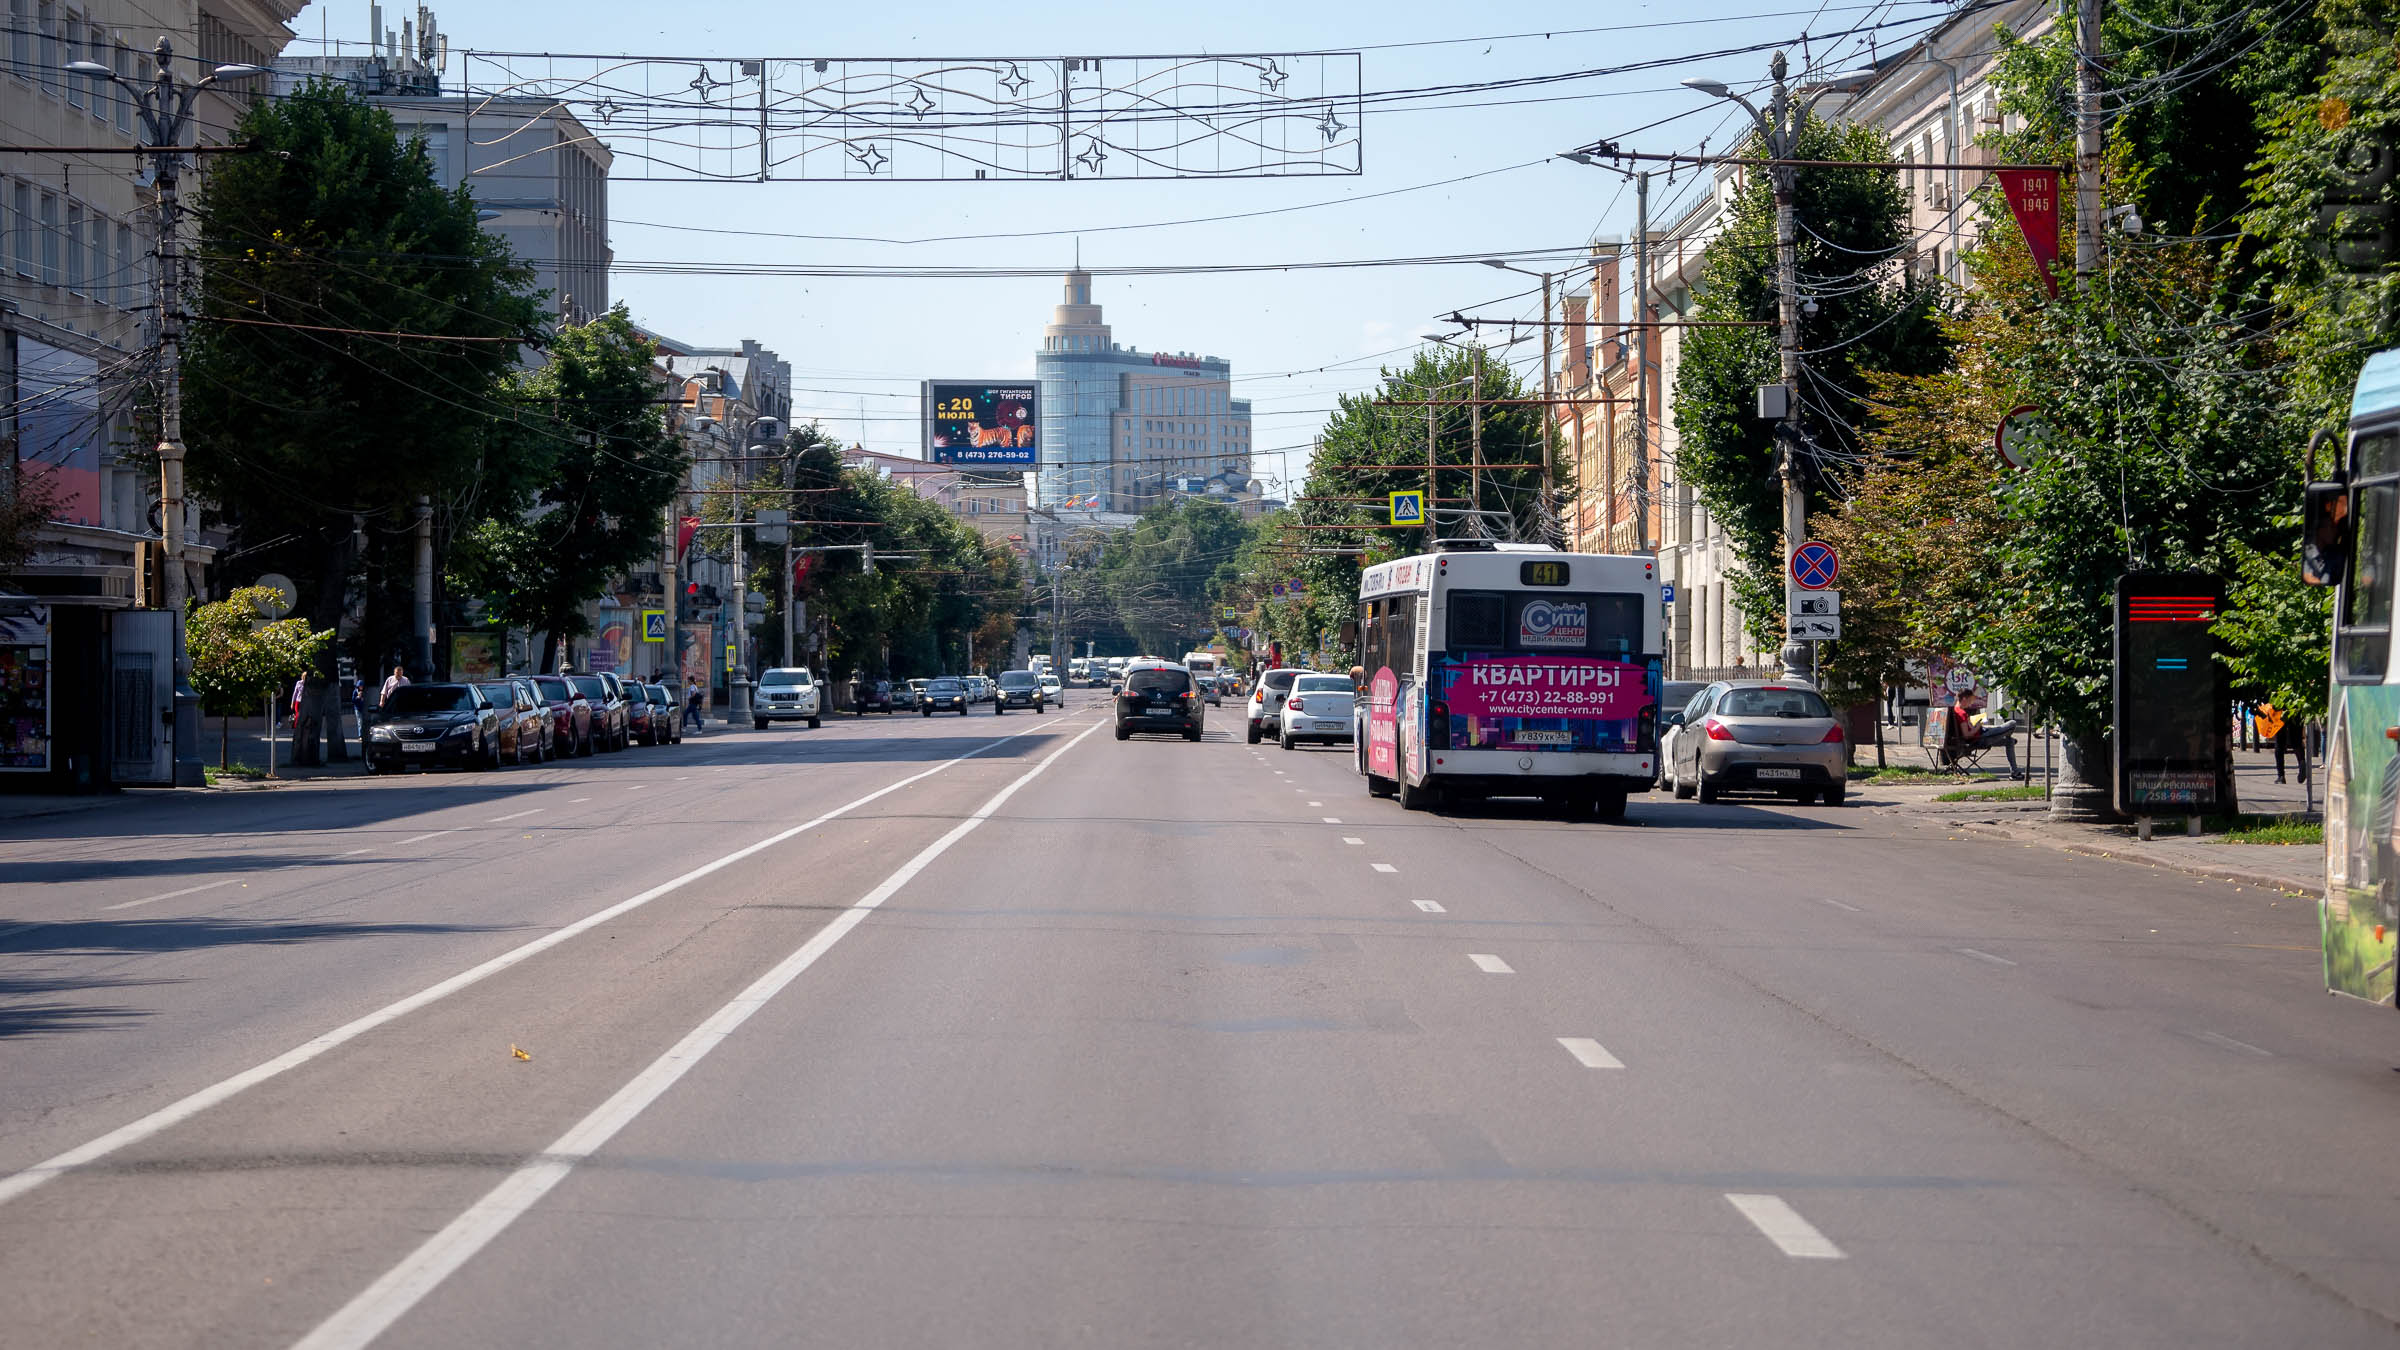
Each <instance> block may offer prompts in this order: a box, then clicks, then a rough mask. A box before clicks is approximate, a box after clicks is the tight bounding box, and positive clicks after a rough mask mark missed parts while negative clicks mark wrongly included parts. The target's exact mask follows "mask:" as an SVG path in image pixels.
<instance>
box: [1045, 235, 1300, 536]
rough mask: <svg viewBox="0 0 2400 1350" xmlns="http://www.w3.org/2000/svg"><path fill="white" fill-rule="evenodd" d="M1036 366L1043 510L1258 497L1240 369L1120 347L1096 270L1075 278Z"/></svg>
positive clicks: (1070, 277) (1132, 508)
mask: <svg viewBox="0 0 2400 1350" xmlns="http://www.w3.org/2000/svg"><path fill="white" fill-rule="evenodd" d="M1033 369H1034V374H1035V376H1036V377H1037V379H1038V380H1039V381H1040V383H1041V390H1042V408H1041V427H1042V447H1043V448H1042V462H1041V468H1040V470H1039V474H1040V478H1039V482H1038V496H1039V500H1040V504H1041V505H1042V506H1043V507H1045V508H1049V509H1053V510H1069V511H1077V510H1080V511H1114V512H1125V513H1134V512H1139V511H1141V510H1143V509H1145V508H1146V507H1148V506H1150V505H1151V504H1153V503H1155V502H1157V501H1160V500H1163V499H1165V498H1167V497H1169V496H1173V495H1177V494H1184V495H1195V496H1208V497H1217V498H1222V499H1228V500H1232V499H1241V498H1251V497H1255V496H1256V492H1255V489H1254V488H1253V487H1252V485H1251V478H1250V453H1251V445H1250V403H1249V401H1248V400H1247V399H1237V398H1235V397H1233V366H1232V364H1231V363H1230V362H1228V361H1226V360H1224V359H1223V358H1221V357H1215V356H1194V355H1192V354H1190V353H1189V352H1185V353H1181V354H1169V353H1165V352H1145V351H1141V350H1139V349H1137V348H1132V347H1124V346H1119V345H1118V344H1117V343H1116V342H1115V341H1113V340H1112V338H1111V334H1110V330H1109V326H1108V324H1107V323H1106V322H1105V321H1104V320H1103V319H1102V318H1101V316H1100V306H1098V305H1096V304H1093V303H1092V275H1091V273H1089V272H1086V271H1083V270H1081V269H1080V268H1078V269H1077V270H1075V271H1072V272H1069V273H1067V285H1066V297H1065V300H1064V302H1063V303H1061V304H1060V305H1059V306H1058V307H1057V308H1056V309H1054V310H1052V311H1051V315H1050V324H1049V326H1048V327H1046V328H1044V329H1043V330H1042V349H1041V350H1040V351H1039V352H1037V353H1035V354H1034V358H1033Z"/></svg>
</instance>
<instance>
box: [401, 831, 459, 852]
mask: <svg viewBox="0 0 2400 1350" xmlns="http://www.w3.org/2000/svg"><path fill="white" fill-rule="evenodd" d="M456 833H458V831H456V830H435V831H433V832H432V833H431V834H420V835H417V836H415V837H414V838H409V839H403V840H401V841H400V843H402V844H422V843H424V842H425V841H426V840H428V839H439V838H441V837H442V836H443V835H445V834H456ZM393 847H395V848H397V847H399V845H398V844H395V845H393Z"/></svg>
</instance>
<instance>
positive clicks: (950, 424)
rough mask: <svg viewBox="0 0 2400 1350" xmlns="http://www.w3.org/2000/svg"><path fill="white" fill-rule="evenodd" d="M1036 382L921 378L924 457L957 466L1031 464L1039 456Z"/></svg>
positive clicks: (984, 466)
mask: <svg viewBox="0 0 2400 1350" xmlns="http://www.w3.org/2000/svg"><path fill="white" fill-rule="evenodd" d="M1040 403H1041V394H1040V390H1039V386H1037V385H1034V384H1032V383H1030V382H1028V383H1022V384H1000V383H995V382H989V381H981V380H927V381H926V382H925V457H926V458H927V459H930V460H932V461H934V462H935V463H937V464H955V465H958V466H960V467H962V468H991V469H1030V468H1032V467H1033V466H1034V464H1035V463H1036V462H1037V461H1038V460H1039V458H1040V447H1039V446H1038V445H1037V444H1036V437H1037V432H1036V430H1035V429H1036V427H1037V425H1038V424H1039V422H1040V413H1039V405H1040Z"/></svg>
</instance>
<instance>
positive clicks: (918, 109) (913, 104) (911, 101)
mask: <svg viewBox="0 0 2400 1350" xmlns="http://www.w3.org/2000/svg"><path fill="white" fill-rule="evenodd" d="M900 106H901V107H903V108H906V109H908V110H909V111H910V112H912V113H915V114H916V115H917V120H918V121H920V122H922V121H924V120H925V115H926V114H927V113H930V112H932V111H933V109H934V102H933V100H932V99H929V98H927V97H925V86H924V85H921V84H920V85H916V86H914V87H913V88H911V89H910V90H909V91H908V101H907V102H905V103H902V104H901V105H900Z"/></svg>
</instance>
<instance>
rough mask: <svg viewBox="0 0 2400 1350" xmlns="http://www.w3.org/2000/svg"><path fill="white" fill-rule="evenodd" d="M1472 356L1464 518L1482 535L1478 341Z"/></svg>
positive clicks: (1480, 351) (1480, 346) (1480, 356)
mask: <svg viewBox="0 0 2400 1350" xmlns="http://www.w3.org/2000/svg"><path fill="white" fill-rule="evenodd" d="M1474 357H1475V365H1474V368H1473V370H1472V371H1470V372H1469V374H1468V377H1467V378H1468V386H1469V387H1468V393H1467V397H1468V398H1470V399H1472V400H1474V401H1473V402H1472V403H1470V404H1469V405H1468V407H1467V426H1468V433H1467V440H1468V444H1469V445H1470V446H1471V447H1472V450H1471V453H1472V455H1473V456H1474V458H1473V466H1472V467H1471V468H1470V469H1468V471H1467V479H1468V482H1469V484H1470V489H1469V491H1468V493H1467V498H1468V506H1467V509H1468V511H1469V512H1471V513H1472V514H1471V515H1470V516H1469V517H1468V518H1469V519H1470V520H1473V521H1474V522H1475V534H1476V537H1477V538H1482V537H1484V535H1485V533H1486V532H1485V530H1484V527H1483V343H1482V342H1481V340H1478V341H1477V342H1476V344H1475V347H1474ZM1425 509H1426V510H1427V511H1431V510H1432V509H1433V503H1431V502H1427V503H1425Z"/></svg>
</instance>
